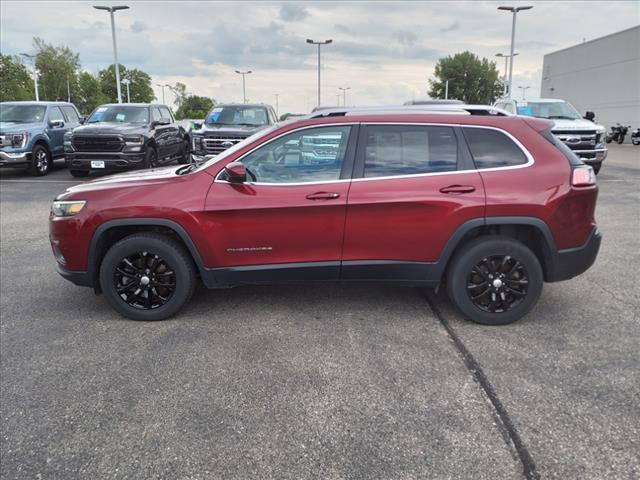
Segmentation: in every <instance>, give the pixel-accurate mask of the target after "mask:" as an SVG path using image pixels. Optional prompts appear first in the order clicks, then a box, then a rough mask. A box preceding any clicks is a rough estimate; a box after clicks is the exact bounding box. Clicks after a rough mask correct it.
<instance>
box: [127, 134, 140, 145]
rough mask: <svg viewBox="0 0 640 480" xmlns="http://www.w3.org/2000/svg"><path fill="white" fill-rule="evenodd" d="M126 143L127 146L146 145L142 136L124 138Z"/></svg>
mask: <svg viewBox="0 0 640 480" xmlns="http://www.w3.org/2000/svg"><path fill="white" fill-rule="evenodd" d="M124 142H125V143H126V144H127V145H142V144H143V143H144V137H143V136H142V135H131V136H128V137H124Z"/></svg>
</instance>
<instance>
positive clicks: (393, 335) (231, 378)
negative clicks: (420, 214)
mask: <svg viewBox="0 0 640 480" xmlns="http://www.w3.org/2000/svg"><path fill="white" fill-rule="evenodd" d="M598 182H599V185H600V198H599V204H598V209H597V220H598V222H599V226H600V228H601V230H602V231H603V234H604V240H603V244H602V248H601V251H600V255H599V257H598V260H597V261H596V264H595V265H594V266H593V267H592V268H591V269H590V270H588V271H587V272H586V273H585V274H584V275H581V276H580V277H578V278H576V279H574V280H571V281H567V282H562V283H556V284H545V288H544V292H543V295H542V298H541V300H540V302H539V303H538V305H537V307H536V308H535V309H534V310H533V311H532V312H531V313H530V314H529V315H528V316H527V317H525V318H524V319H523V320H521V321H519V322H517V323H515V324H512V325H508V326H503V327H487V326H481V325H477V324H473V323H471V322H469V321H467V320H465V319H464V318H462V317H461V316H460V315H459V314H458V313H456V312H455V311H454V310H453V309H452V307H451V305H450V303H449V301H448V300H447V298H446V296H445V295H444V294H443V292H441V293H440V294H439V295H434V294H432V293H430V292H427V291H425V290H422V289H417V288H401V287H390V286H386V285H346V286H345V285H325V284H315V285H304V286H265V287H242V288H236V289H229V290H221V291H206V290H205V289H200V290H198V291H197V293H196V295H195V297H194V299H193V301H192V302H191V303H190V304H189V305H188V306H187V308H186V309H185V310H184V311H183V313H181V314H180V315H179V316H177V317H176V318H174V319H171V320H168V321H164V322H159V323H141V322H133V321H128V320H125V319H123V318H121V317H119V316H117V314H115V313H114V311H113V310H112V309H111V308H109V306H108V305H107V304H106V302H105V300H104V298H102V297H100V296H94V295H93V294H92V292H91V291H90V290H87V289H84V288H81V287H76V286H74V285H72V284H70V283H69V282H67V281H65V280H64V279H62V277H60V276H59V275H58V274H57V273H56V272H55V270H54V260H53V256H52V254H51V250H50V247H49V242H48V238H47V235H48V224H47V215H48V210H49V206H50V202H51V200H52V199H53V198H54V196H55V195H56V194H57V193H60V192H61V191H63V190H64V188H65V187H66V186H68V185H72V184H74V183H78V182H77V180H73V179H71V177H70V176H69V174H68V172H67V171H66V170H65V169H64V168H62V165H60V164H59V165H58V166H57V167H56V168H55V170H54V171H53V172H52V173H50V174H49V175H48V176H46V177H43V178H33V177H28V176H26V175H25V174H24V173H22V172H17V171H7V170H5V171H2V172H1V175H0V215H1V224H0V227H1V231H0V234H1V237H2V243H1V252H0V253H1V255H0V256H1V265H0V284H1V290H0V297H1V303H0V310H1V323H0V357H1V358H0V360H1V365H2V366H1V372H0V386H1V390H0V413H1V415H2V424H1V425H2V426H1V428H2V431H1V437H0V438H2V442H1V450H0V456H1V459H2V460H1V465H0V476H1V477H2V478H29V479H33V478H43V479H49V478H64V479H73V478H123V479H133V478H168V479H185V480H186V479H210V478H211V479H213V478H225V479H230V478H239V479H245V478H283V479H284V478H291V479H302V478H322V479H338V478H350V479H351V478H353V479H374V478H380V479H396V478H397V479H411V478H487V479H497V478H523V477H526V478H538V477H541V478H560V479H567V478H580V479H602V478H621V479H630V478H638V477H639V476H640V415H639V414H638V412H640V368H639V357H638V345H640V328H639V317H638V312H639V311H640V273H639V271H640V268H639V267H640V248H639V247H640V245H639V243H640V242H639V240H638V238H639V234H640V210H639V208H638V205H639V204H640V203H639V202H640V188H639V187H638V185H639V184H640V148H638V147H633V146H631V145H622V146H618V145H612V146H611V150H610V154H609V158H608V159H607V160H606V162H605V165H604V166H603V168H602V170H601V173H600V175H599V176H598Z"/></svg>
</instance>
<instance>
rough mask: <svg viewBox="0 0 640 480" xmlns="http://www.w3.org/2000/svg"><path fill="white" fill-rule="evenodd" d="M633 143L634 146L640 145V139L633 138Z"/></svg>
mask: <svg viewBox="0 0 640 480" xmlns="http://www.w3.org/2000/svg"><path fill="white" fill-rule="evenodd" d="M631 143H633V144H634V145H640V138H632V139H631Z"/></svg>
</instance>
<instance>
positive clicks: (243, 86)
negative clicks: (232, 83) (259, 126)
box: [236, 70, 251, 103]
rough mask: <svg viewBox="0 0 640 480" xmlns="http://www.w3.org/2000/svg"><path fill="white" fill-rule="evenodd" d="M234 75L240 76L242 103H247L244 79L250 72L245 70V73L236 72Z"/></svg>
mask: <svg viewBox="0 0 640 480" xmlns="http://www.w3.org/2000/svg"><path fill="white" fill-rule="evenodd" d="M236 73H237V74H239V75H242V103H247V87H246V83H245V77H246V76H247V75H249V74H250V73H251V70H247V71H246V72H241V71H240V70H236Z"/></svg>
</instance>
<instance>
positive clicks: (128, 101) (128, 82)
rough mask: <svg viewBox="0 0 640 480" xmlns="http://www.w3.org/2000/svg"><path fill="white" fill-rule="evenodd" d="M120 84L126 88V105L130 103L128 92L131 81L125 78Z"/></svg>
mask: <svg viewBox="0 0 640 480" xmlns="http://www.w3.org/2000/svg"><path fill="white" fill-rule="evenodd" d="M122 83H124V84H125V85H126V86H127V103H131V94H130V92H129V85H131V80H129V79H128V78H125V79H124V80H122Z"/></svg>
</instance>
